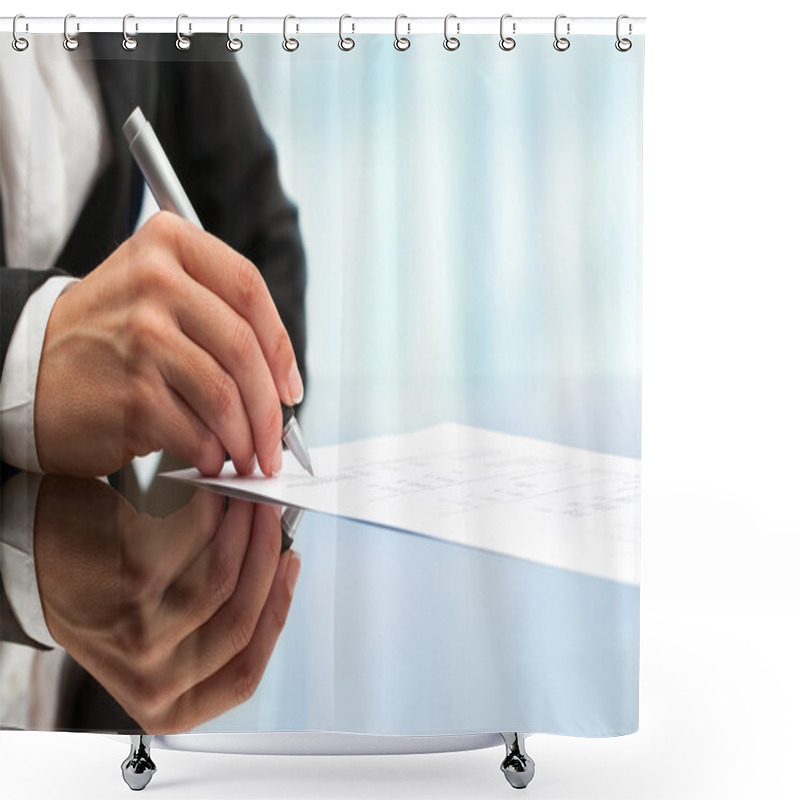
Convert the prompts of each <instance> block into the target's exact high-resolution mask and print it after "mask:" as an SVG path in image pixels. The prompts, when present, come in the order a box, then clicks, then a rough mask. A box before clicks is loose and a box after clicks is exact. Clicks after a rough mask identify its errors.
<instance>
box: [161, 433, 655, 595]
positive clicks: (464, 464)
mask: <svg viewBox="0 0 800 800" xmlns="http://www.w3.org/2000/svg"><path fill="white" fill-rule="evenodd" d="M310 455H311V461H312V463H313V465H314V472H315V476H314V477H312V476H310V475H308V474H307V473H306V472H304V471H303V469H302V467H301V466H300V465H299V464H298V463H297V461H296V460H295V459H294V457H293V456H292V455H291V454H290V453H288V452H285V453H284V467H283V470H282V471H281V472H280V473H279V474H278V475H276V476H274V477H272V478H265V477H264V476H263V475H261V474H260V473H257V474H256V475H252V476H247V477H242V476H237V475H236V472H235V470H234V468H233V466H232V464H230V463H227V464H226V465H225V468H224V469H223V471H222V473H221V474H220V475H219V476H218V477H216V478H205V477H203V476H202V475H201V474H200V473H199V472H197V470H194V469H190V470H180V471H178V472H172V473H169V477H174V478H178V479H181V480H187V481H190V482H192V483H197V484H200V485H203V486H214V487H218V488H221V489H223V490H225V491H231V492H232V493H236V494H240V495H246V496H251V497H253V498H257V499H266V500H271V501H275V502H278V503H283V504H287V505H294V506H299V507H301V508H305V509H310V510H313V511H321V512H324V513H328V514H335V515H338V516H342V517H348V518H351V519H356V520H362V521H365V522H370V523H373V524H378V525H383V526H388V527H391V528H398V529H400V530H404V531H410V532H414V533H419V534H423V535H426V536H432V537H436V538H439V539H445V540H447V541H450V542H457V543H459V544H463V545H469V546H472V547H479V548H482V549H485V550H491V551H495V552H499V553H505V554H507V555H511V556H515V557H517V558H523V559H527V560H530V561H535V562H540V563H543V564H547V565H551V566H556V567H564V568H566V569H570V570H575V571H578V572H584V573H587V574H590V575H594V576H598V577H602V578H608V579H611V580H616V581H622V582H625V583H633V584H638V582H639V498H640V469H639V467H640V462H639V460H638V459H634V458H625V457H622V456H609V455H605V454H602V453H596V452H593V451H590V450H580V449H577V448H573V447H566V446H563V445H557V444H551V443H548V442H542V441H538V440H536V439H528V438H525V437H521V436H512V435H510V434H505V433H497V432H494V431H489V430H484V429H481V428H473V427H469V426H466V425H457V424H443V425H437V426H435V427H432V428H426V429H425V430H421V431H418V432H416V433H411V434H405V435H400V436H385V437H379V438H374V439H365V440H363V441H358V442H352V443H348V444H342V445H336V446H332V447H320V448H312V449H311V450H310Z"/></svg>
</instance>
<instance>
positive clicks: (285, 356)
mask: <svg viewBox="0 0 800 800" xmlns="http://www.w3.org/2000/svg"><path fill="white" fill-rule="evenodd" d="M272 358H273V359H274V360H275V361H276V362H277V363H278V364H286V365H287V366H288V365H289V364H291V362H292V361H293V360H294V348H293V347H292V342H291V340H290V339H289V334H288V333H287V332H286V328H281V330H280V333H279V334H278V338H277V339H276V340H275V344H274V345H273V348H272Z"/></svg>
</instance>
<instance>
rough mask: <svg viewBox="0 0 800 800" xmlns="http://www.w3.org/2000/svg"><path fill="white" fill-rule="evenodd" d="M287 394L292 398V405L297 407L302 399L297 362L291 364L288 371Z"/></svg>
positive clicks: (301, 385) (301, 383)
mask: <svg viewBox="0 0 800 800" xmlns="http://www.w3.org/2000/svg"><path fill="white" fill-rule="evenodd" d="M289 394H290V395H291V396H292V403H293V405H297V404H298V403H299V402H301V401H302V399H303V381H302V379H301V378H300V370H299V369H297V362H296V361H294V362H293V363H292V368H291V369H290V370H289Z"/></svg>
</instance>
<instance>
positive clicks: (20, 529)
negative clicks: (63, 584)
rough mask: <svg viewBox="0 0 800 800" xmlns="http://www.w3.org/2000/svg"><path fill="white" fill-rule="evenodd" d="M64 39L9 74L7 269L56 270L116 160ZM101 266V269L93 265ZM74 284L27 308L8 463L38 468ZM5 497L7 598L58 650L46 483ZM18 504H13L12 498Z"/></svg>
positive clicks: (86, 71) (13, 347)
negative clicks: (43, 579)
mask: <svg viewBox="0 0 800 800" xmlns="http://www.w3.org/2000/svg"><path fill="white" fill-rule="evenodd" d="M62 41H63V37H62V36H61V35H44V34H37V35H36V36H33V37H31V44H30V47H29V48H28V50H27V51H26V52H24V53H15V54H13V57H8V58H4V59H3V61H2V69H0V193H2V199H3V203H2V206H3V234H4V239H5V249H6V253H5V255H6V259H7V260H6V264H7V265H8V267H10V268H14V267H27V268H29V269H41V270H44V269H48V268H50V267H52V266H53V264H54V262H55V260H56V258H57V257H58V254H59V253H60V252H61V250H62V249H63V247H64V245H65V244H66V242H67V239H68V237H69V235H70V232H71V230H72V228H73V226H74V225H75V223H76V221H77V219H78V217H79V215H80V213H81V209H82V208H83V205H84V203H85V202H86V199H87V198H88V196H89V193H90V192H91V190H92V188H93V186H94V184H95V181H96V180H97V177H98V175H99V174H100V172H101V171H102V169H103V168H104V167H105V166H106V164H107V163H108V160H109V158H110V154H111V142H110V136H109V133H108V130H107V125H106V120H105V116H104V111H103V106H102V102H101V98H100V88H99V85H98V82H97V76H96V74H95V71H94V64H93V61H92V60H91V57H90V56H91V53H90V52H88V51H89V47H90V43H89V42H88V41H87V40H83V41H81V45H80V53H78V52H77V51H76V52H75V53H70V52H67V51H66V50H64V48H63V47H62ZM88 266H91V267H94V266H96V265H94V264H92V265H88ZM73 281H74V279H73V278H66V277H59V278H51V279H50V280H48V281H47V282H46V283H45V284H44V285H43V286H42V287H40V288H39V290H38V291H36V292H35V293H34V294H33V295H31V297H30V298H29V299H28V302H27V303H26V304H25V306H24V308H23V311H22V314H21V316H20V318H19V320H18V321H17V324H16V326H15V328H14V332H13V334H12V337H11V342H10V345H9V349H8V352H7V354H6V360H5V362H4V365H3V372H2V376H0V451H1V453H2V459H3V460H4V461H5V462H7V463H9V464H12V465H14V466H16V467H20V468H21V469H25V470H31V471H35V472H39V471H41V470H40V466H39V459H38V457H37V453H36V441H35V437H34V400H35V398H36V380H37V376H38V374H39V360H40V357H41V352H42V343H43V342H44V334H45V330H46V328H47V321H48V319H49V317H50V312H51V310H52V308H53V305H54V304H55V302H56V300H57V299H58V297H59V295H60V294H61V292H62V291H63V290H64V288H65V287H66V286H67V285H68V284H70V283H72V282H73ZM23 477H25V478H26V480H29V481H30V483H29V485H28V486H27V489H26V490H25V491H23V492H17V493H14V494H13V495H12V494H10V493H8V492H4V497H3V503H2V541H0V571H2V576H3V587H4V590H5V592H6V596H7V597H8V601H9V603H10V605H11V607H12V608H13V610H14V613H15V615H16V617H17V620H18V621H19V623H20V625H21V626H22V629H23V630H24V631H25V633H26V634H27V635H28V636H30V637H31V638H32V639H34V640H36V641H38V642H40V643H42V644H45V645H48V646H53V645H54V644H55V642H54V641H53V639H52V637H51V636H50V633H49V631H48V629H47V625H46V624H45V620H44V614H43V612H42V606H41V601H40V599H39V591H38V586H37V582H36V570H35V566H34V561H33V524H34V517H35V508H36V497H37V494H38V481H34V480H32V479H31V476H23ZM12 498H13V499H12Z"/></svg>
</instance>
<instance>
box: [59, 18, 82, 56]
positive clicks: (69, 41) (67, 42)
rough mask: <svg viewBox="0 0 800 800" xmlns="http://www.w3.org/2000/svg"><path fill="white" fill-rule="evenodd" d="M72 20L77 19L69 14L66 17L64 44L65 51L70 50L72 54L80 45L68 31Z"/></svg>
mask: <svg viewBox="0 0 800 800" xmlns="http://www.w3.org/2000/svg"><path fill="white" fill-rule="evenodd" d="M71 19H75V15H74V14H67V16H66V17H64V42H63V45H64V49H65V50H69V51H70V52H72V51H73V50H77V49H78V45H79V44H80V42H79V41H78V40H77V39H76V38H75V37H74V36H70V33H69V30H68V29H67V26H68V25H69V21H70V20H71Z"/></svg>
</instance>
